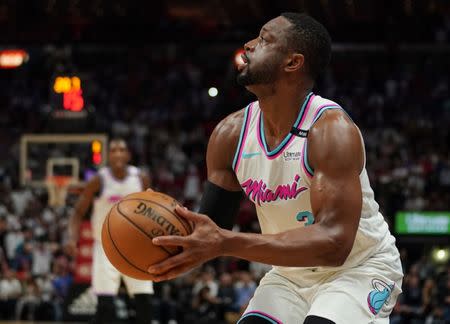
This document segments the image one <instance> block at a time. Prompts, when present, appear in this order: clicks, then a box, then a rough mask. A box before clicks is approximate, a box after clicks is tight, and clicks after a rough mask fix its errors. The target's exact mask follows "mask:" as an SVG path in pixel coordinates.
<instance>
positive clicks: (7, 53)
mask: <svg viewBox="0 0 450 324" xmlns="http://www.w3.org/2000/svg"><path fill="white" fill-rule="evenodd" d="M28 59H29V56H28V53H27V52H26V51H24V50H22V49H12V50H3V51H0V69H14V68H17V67H19V66H21V65H22V64H23V63H25V62H27V61H28Z"/></svg>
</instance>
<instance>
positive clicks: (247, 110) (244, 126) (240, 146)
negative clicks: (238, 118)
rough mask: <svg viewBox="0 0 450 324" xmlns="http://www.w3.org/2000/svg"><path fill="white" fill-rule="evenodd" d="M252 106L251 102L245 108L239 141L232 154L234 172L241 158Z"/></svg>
mask: <svg viewBox="0 0 450 324" xmlns="http://www.w3.org/2000/svg"><path fill="white" fill-rule="evenodd" d="M252 108H253V102H252V103H251V104H249V105H248V106H247V108H245V114H244V121H243V122H242V126H241V134H240V135H239V142H238V145H237V147H236V153H235V154H234V159H233V164H232V169H233V171H234V173H237V171H238V168H239V164H240V162H241V158H242V151H243V149H244V145H245V140H246V139H247V135H248V128H249V124H250V119H251V115H252Z"/></svg>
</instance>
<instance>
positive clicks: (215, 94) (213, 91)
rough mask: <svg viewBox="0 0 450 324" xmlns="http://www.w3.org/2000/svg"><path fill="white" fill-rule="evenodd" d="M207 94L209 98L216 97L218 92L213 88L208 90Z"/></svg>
mask: <svg viewBox="0 0 450 324" xmlns="http://www.w3.org/2000/svg"><path fill="white" fill-rule="evenodd" d="M208 94H209V96H210V97H216V96H217V95H218V94H219V90H217V88H215V87H211V88H209V90H208Z"/></svg>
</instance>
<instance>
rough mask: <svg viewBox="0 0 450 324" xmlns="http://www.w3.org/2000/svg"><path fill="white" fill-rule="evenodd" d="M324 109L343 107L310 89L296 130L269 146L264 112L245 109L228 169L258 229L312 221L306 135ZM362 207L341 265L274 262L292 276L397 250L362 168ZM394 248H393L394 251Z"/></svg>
mask: <svg viewBox="0 0 450 324" xmlns="http://www.w3.org/2000/svg"><path fill="white" fill-rule="evenodd" d="M328 109H342V108H341V107H340V106H339V105H338V104H336V103H335V102H333V101H331V100H328V99H325V98H322V97H320V96H316V95H314V94H313V93H310V94H309V95H308V96H307V97H306V99H305V102H304V103H303V105H302V107H301V109H300V113H299V116H298V117H297V120H296V121H295V123H294V125H293V129H296V131H295V132H294V131H293V132H292V133H295V135H294V134H292V133H290V134H288V135H287V136H286V138H285V139H284V140H283V141H282V142H281V143H280V145H278V147H276V148H275V149H273V150H272V151H270V150H269V149H268V147H267V144H266V141H265V138H264V121H263V118H262V117H263V116H262V115H263V112H262V111H261V110H260V108H259V103H258V102H257V101H256V102H253V103H251V104H250V105H248V106H247V108H246V109H245V116H244V122H243V125H242V130H241V135H240V139H239V143H238V147H237V150H236V154H235V157H234V161H233V169H234V172H235V173H236V175H237V178H238V180H239V182H240V184H241V187H242V189H243V191H244V192H245V194H246V196H247V197H248V198H249V199H250V200H252V201H253V203H254V204H255V206H256V211H257V214H258V219H259V223H260V226H261V230H262V233H267V234H275V233H279V232H283V231H287V230H290V229H294V228H298V227H304V226H308V225H310V224H313V223H314V215H313V213H312V210H311V202H310V183H311V178H312V177H313V174H314V171H313V170H312V169H311V167H310V166H309V165H308V160H307V146H306V143H307V141H306V137H307V134H308V131H309V129H310V128H311V126H312V125H313V124H314V122H315V121H317V120H318V119H319V117H320V116H321V114H322V113H323V112H325V111H326V110H328ZM360 182H361V189H362V198H363V204H362V211H361V220H360V222H359V228H358V231H357V234H356V238H355V242H354V245H353V249H352V250H351V252H350V255H349V256H348V258H347V260H346V261H345V263H344V264H343V265H342V266H341V267H338V268H336V267H314V268H312V267H311V268H299V267H278V266H277V267H274V270H276V271H277V272H278V273H280V274H282V275H284V276H286V277H289V278H291V279H293V280H295V278H296V277H297V278H298V276H299V275H301V274H302V273H304V271H311V270H312V271H317V270H320V271H324V270H330V271H331V270H333V271H335V270H337V269H340V268H349V267H354V266H357V265H360V264H362V263H364V261H365V260H367V259H368V258H370V257H371V256H372V255H374V254H375V253H380V252H383V251H385V250H389V251H387V252H390V253H398V252H397V250H396V247H395V245H394V242H395V239H394V237H393V236H392V235H391V234H390V232H389V229H388V225H387V223H386V222H385V221H384V218H383V216H382V215H381V214H380V213H379V212H378V204H377V202H376V201H375V199H374V193H373V191H372V188H371V187H370V184H369V178H368V175H367V172H366V169H365V167H364V169H363V171H362V172H361V174H360ZM393 249H394V250H393Z"/></svg>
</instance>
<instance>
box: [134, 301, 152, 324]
mask: <svg viewBox="0 0 450 324" xmlns="http://www.w3.org/2000/svg"><path fill="white" fill-rule="evenodd" d="M151 296H152V295H150V294H135V295H134V304H135V306H136V324H149V323H150V321H151V320H152V312H151V307H152V305H151Z"/></svg>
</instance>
